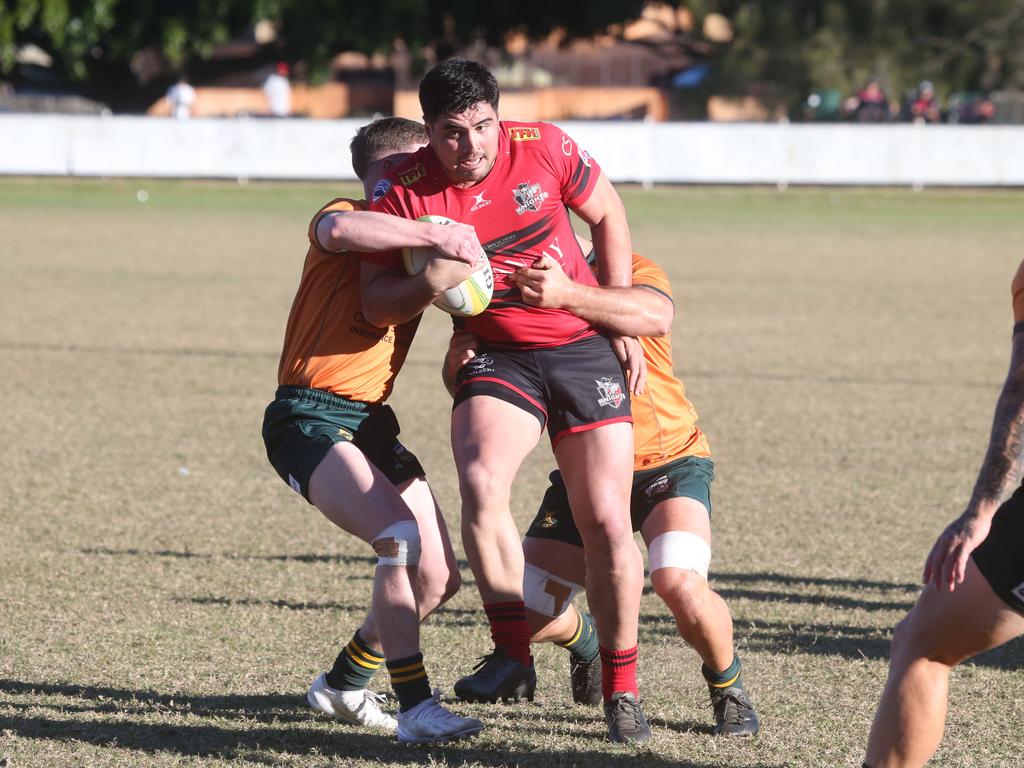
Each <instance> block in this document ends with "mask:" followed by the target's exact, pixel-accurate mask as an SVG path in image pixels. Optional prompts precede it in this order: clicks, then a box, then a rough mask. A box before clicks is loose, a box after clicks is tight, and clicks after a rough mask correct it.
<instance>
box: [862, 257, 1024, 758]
mask: <svg viewBox="0 0 1024 768" xmlns="http://www.w3.org/2000/svg"><path fill="white" fill-rule="evenodd" d="M1012 290H1013V320H1014V325H1013V340H1012V342H1011V345H1012V346H1011V353H1010V370H1009V372H1008V373H1007V374H1006V381H1005V382H1004V384H1003V390H1002V392H1001V393H1000V394H999V399H998V400H997V401H996V411H995V415H994V416H993V419H992V434H991V437H990V438H989V444H988V451H987V452H986V454H985V459H984V460H983V461H982V464H981V469H980V470H979V472H978V479H977V480H976V481H975V484H974V491H973V493H972V494H971V498H970V501H968V502H967V508H966V509H965V510H964V512H963V514H961V515H960V517H958V518H957V519H956V520H954V521H953V522H952V523H950V524H949V525H948V526H946V529H945V530H944V531H943V532H942V534H941V535H940V536H939V538H938V539H937V540H936V542H935V544H934V545H933V546H932V549H931V552H930V553H929V554H928V558H927V560H926V561H925V566H924V575H923V581H924V583H925V587H924V589H923V590H922V592H921V594H920V595H919V596H918V598H917V602H916V603H915V604H914V607H913V608H911V609H910V613H908V614H907V615H906V616H905V617H904V618H903V620H902V621H901V622H900V623H899V624H898V625H897V626H896V631H895V632H894V633H893V638H892V654H891V655H892V658H891V661H890V662H889V679H888V680H887V682H886V684H885V690H884V691H883V692H882V700H881V701H880V702H879V703H878V711H877V712H876V713H875V720H874V723H873V724H872V726H871V734H870V736H869V737H868V748H867V757H866V759H865V762H864V765H865V766H868V768H911V767H914V768H916V766H922V765H924V764H925V763H927V762H928V760H929V759H931V756H932V755H933V754H934V753H935V750H936V749H938V746H939V742H940V741H941V740H942V732H943V729H944V727H945V721H946V707H947V704H948V699H949V673H950V671H951V670H952V668H953V667H955V666H956V665H957V664H959V663H961V662H963V661H966V660H967V659H969V658H971V657H972V656H975V655H977V654H979V653H982V652H983V651H987V650H990V649H992V648H995V647H997V646H999V645H1002V644H1003V643H1006V642H1008V641H1010V640H1012V639H1013V638H1015V637H1017V636H1019V635H1021V634H1024V485H1022V484H1021V474H1022V470H1024V262H1021V264H1020V266H1019V267H1018V268H1017V274H1016V276H1015V277H1014V279H1013V286H1012ZM979 759H980V760H982V761H984V758H979ZM1013 762H1019V758H1018V760H1015V761H1013Z"/></svg>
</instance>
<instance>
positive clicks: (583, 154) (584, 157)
mask: <svg viewBox="0 0 1024 768" xmlns="http://www.w3.org/2000/svg"><path fill="white" fill-rule="evenodd" d="M579 150H580V160H581V161H582V162H583V164H584V165H585V166H587V168H589V167H590V153H589V152H587V150H585V149H584V148H583V147H580V148H579Z"/></svg>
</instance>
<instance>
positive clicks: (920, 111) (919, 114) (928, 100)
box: [910, 80, 942, 123]
mask: <svg viewBox="0 0 1024 768" xmlns="http://www.w3.org/2000/svg"><path fill="white" fill-rule="evenodd" d="M912 98H913V101H911V103H910V119H911V120H913V121H914V122H915V123H937V122H939V121H940V120H941V119H942V111H941V110H940V109H939V100H938V99H936V98H935V88H934V87H933V86H932V84H931V83H930V82H928V81H927V80H922V81H921V84H920V85H919V86H917V91H916V92H915V93H914V96H913V97H912Z"/></svg>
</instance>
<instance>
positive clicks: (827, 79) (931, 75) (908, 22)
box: [685, 0, 1024, 114]
mask: <svg viewBox="0 0 1024 768" xmlns="http://www.w3.org/2000/svg"><path fill="white" fill-rule="evenodd" d="M685 4H686V5H687V6H688V7H689V8H690V10H691V11H692V12H693V13H694V16H695V18H696V19H697V25H696V28H697V29H699V28H700V25H701V22H702V21H703V19H704V18H706V17H707V16H708V15H709V14H712V13H717V14H721V15H723V16H725V17H726V18H727V19H728V20H729V21H730V23H731V24H732V26H733V30H734V36H733V39H732V40H731V41H730V42H727V43H724V44H719V45H717V46H716V47H715V51H714V52H713V53H712V55H711V58H712V61H713V62H714V64H715V73H716V76H715V78H714V80H713V81H712V82H711V83H710V84H709V87H710V88H712V89H714V90H716V91H717V92H725V93H751V92H754V93H756V94H757V95H758V96H759V97H760V98H762V99H763V100H764V101H766V102H767V103H769V104H770V105H772V106H785V107H787V108H788V109H789V110H790V111H791V112H792V113H794V114H795V113H798V112H799V110H800V109H801V107H802V105H803V103H804V100H805V99H806V97H807V95H808V94H810V93H812V92H814V91H816V90H821V89H839V90H840V91H842V92H843V93H845V94H847V95H849V94H852V93H854V92H856V91H857V89H859V88H860V87H861V86H863V84H864V83H865V81H866V80H868V79H869V78H870V77H878V78H880V80H881V81H882V83H883V85H885V86H886V87H887V88H888V89H889V94H890V96H891V97H892V96H895V97H899V96H900V95H901V94H902V93H903V92H905V91H907V90H910V89H911V88H913V87H914V86H916V85H917V83H918V82H919V81H921V80H930V81H932V82H933V83H935V85H936V88H937V90H938V91H939V93H940V95H941V96H943V97H945V96H947V95H948V94H950V93H951V92H953V91H959V90H982V91H988V90H994V89H1003V88H1016V89H1020V88H1024V0H986V2H984V3H979V2H976V1H975V0H691V1H690V2H687V3H685Z"/></svg>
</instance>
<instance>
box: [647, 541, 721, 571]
mask: <svg viewBox="0 0 1024 768" xmlns="http://www.w3.org/2000/svg"><path fill="white" fill-rule="evenodd" d="M647 555H648V560H649V561H650V567H651V573H654V572H655V571H656V570H658V569H659V568H682V569H683V570H684V571H693V572H694V573H697V574H700V575H701V576H702V577H704V578H705V579H706V578H707V577H708V565H710V563H711V547H709V546H708V543H707V542H706V541H704V539H702V538H701V537H700V536H698V535H697V534H695V533H688V532H687V531H668V532H667V533H663V534H661V535H660V536H656V537H655V538H654V541H652V542H651V546H649V547H648V548H647Z"/></svg>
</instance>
